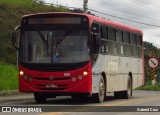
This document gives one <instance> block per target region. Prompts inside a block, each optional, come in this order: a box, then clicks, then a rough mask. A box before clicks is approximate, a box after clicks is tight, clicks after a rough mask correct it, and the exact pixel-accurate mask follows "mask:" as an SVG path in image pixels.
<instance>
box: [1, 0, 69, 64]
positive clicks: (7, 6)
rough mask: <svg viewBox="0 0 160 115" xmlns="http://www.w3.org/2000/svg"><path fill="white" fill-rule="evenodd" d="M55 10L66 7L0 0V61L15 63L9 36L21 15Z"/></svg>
mask: <svg viewBox="0 0 160 115" xmlns="http://www.w3.org/2000/svg"><path fill="white" fill-rule="evenodd" d="M57 11H63V12H66V11H68V9H64V8H63V7H54V6H48V5H44V4H42V3H37V2H32V0H0V61H1V62H2V61H3V62H5V63H10V64H16V49H15V48H14V47H13V45H12V43H11V38H12V32H13V30H14V28H15V27H16V26H17V25H19V24H20V20H21V17H22V16H23V15H26V14H32V13H38V12H57Z"/></svg>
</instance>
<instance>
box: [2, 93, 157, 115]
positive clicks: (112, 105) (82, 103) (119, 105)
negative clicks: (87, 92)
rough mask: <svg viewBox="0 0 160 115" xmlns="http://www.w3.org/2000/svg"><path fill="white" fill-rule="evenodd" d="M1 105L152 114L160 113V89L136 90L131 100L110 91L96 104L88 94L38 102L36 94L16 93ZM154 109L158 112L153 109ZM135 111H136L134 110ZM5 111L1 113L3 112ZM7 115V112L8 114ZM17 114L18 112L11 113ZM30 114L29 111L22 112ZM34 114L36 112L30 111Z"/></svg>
mask: <svg viewBox="0 0 160 115" xmlns="http://www.w3.org/2000/svg"><path fill="white" fill-rule="evenodd" d="M0 105H1V106H7V107H8V106H12V107H14V106H15V107H17V108H18V107H19V108H20V107H22V108H25V107H35V108H36V107H37V108H42V110H43V109H46V110H49V111H50V112H47V111H46V112H45V111H43V112H45V113H39V112H38V113H36V114H41V115H42V114H45V115H59V114H69V115H70V114H72V115H79V114H81V115H82V112H83V115H93V114H95V115H96V114H97V112H98V114H101V115H103V114H105V115H106V112H107V114H109V115H112V114H114V115H122V114H124V115H135V114H136V115H143V114H145V115H150V114H157V115H159V114H160V91H142V90H135V91H133V96H132V98H130V99H116V98H115V97H114V96H113V94H112V93H111V94H108V95H107V97H106V98H105V101H104V103H101V104H99V103H95V102H94V101H93V98H91V97H88V98H85V99H72V98H71V97H69V96H68V97H66V96H65V97H64V96H62V97H57V98H50V99H47V102H46V103H45V104H36V103H35V101H34V97H33V94H26V93H22V94H16V95H7V96H2V97H0ZM153 111H155V112H153ZM135 112H136V113H135ZM1 114H2V115H3V114H6V113H0V115H1ZM7 114H8V113H7ZM12 114H15V115H18V114H19V113H12ZM23 114H24V115H25V114H28V113H23ZM29 114H35V113H32V112H31V113H29Z"/></svg>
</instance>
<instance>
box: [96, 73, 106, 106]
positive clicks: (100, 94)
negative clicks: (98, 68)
mask: <svg viewBox="0 0 160 115" xmlns="http://www.w3.org/2000/svg"><path fill="white" fill-rule="evenodd" d="M93 97H94V99H95V101H96V102H98V103H102V102H103V101H104V98H105V82H104V78H103V76H101V77H100V81H99V92H98V93H96V94H94V95H93Z"/></svg>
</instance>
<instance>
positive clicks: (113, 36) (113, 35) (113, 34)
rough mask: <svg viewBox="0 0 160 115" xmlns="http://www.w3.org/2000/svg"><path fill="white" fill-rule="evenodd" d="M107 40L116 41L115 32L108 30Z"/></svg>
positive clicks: (111, 29)
mask: <svg viewBox="0 0 160 115" xmlns="http://www.w3.org/2000/svg"><path fill="white" fill-rule="evenodd" d="M109 40H112V41H116V30H115V29H113V28H109Z"/></svg>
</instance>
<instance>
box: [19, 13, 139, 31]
mask: <svg viewBox="0 0 160 115" xmlns="http://www.w3.org/2000/svg"><path fill="white" fill-rule="evenodd" d="M48 14H68V15H70V14H75V15H81V16H87V17H88V18H89V20H90V21H96V22H99V23H103V24H106V25H109V26H113V27H116V28H119V29H123V30H128V31H131V32H135V33H139V34H142V31H141V30H140V29H137V28H134V27H131V26H127V25H124V24H120V23H117V22H113V21H111V20H108V19H104V18H100V17H97V16H93V15H90V14H81V13H71V12H44V13H35V14H29V15H24V16H23V17H22V18H25V17H34V16H37V15H48Z"/></svg>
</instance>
